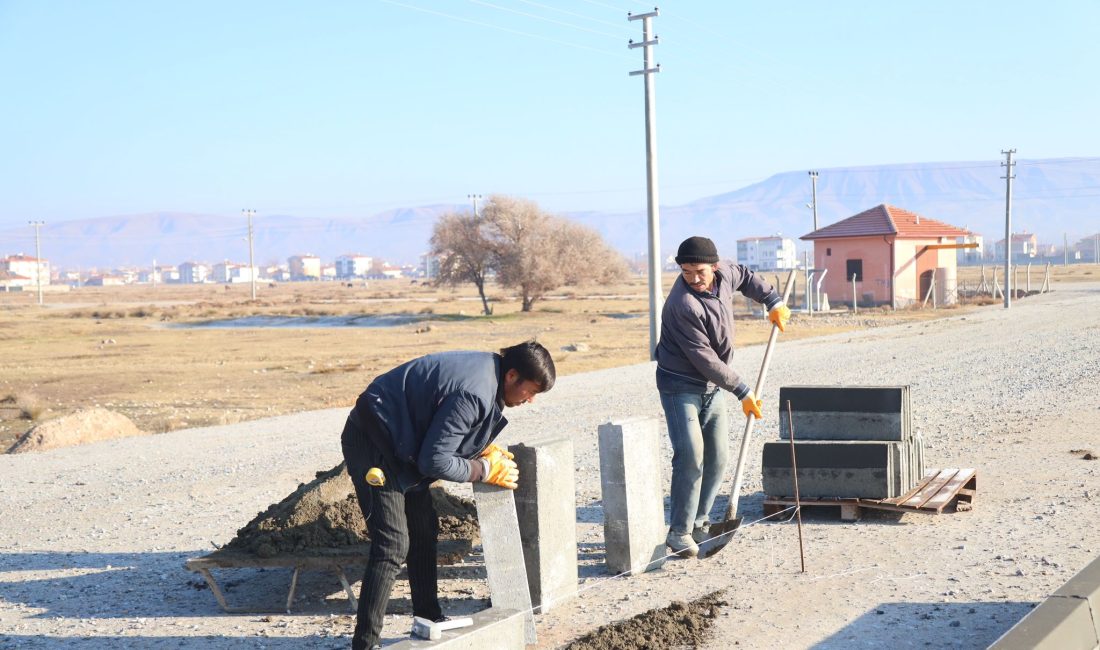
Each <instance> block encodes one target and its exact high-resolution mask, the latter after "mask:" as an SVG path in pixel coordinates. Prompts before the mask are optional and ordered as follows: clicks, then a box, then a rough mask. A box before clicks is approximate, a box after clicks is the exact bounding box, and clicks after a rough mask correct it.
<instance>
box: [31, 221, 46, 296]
mask: <svg viewBox="0 0 1100 650" xmlns="http://www.w3.org/2000/svg"><path fill="white" fill-rule="evenodd" d="M27 223H28V224H29V225H31V226H34V277H35V278H36V279H37V280H38V304H40V305H41V304H42V244H41V241H40V239H39V237H38V229H39V228H41V227H42V226H44V225H46V222H45V221H28V222H27Z"/></svg>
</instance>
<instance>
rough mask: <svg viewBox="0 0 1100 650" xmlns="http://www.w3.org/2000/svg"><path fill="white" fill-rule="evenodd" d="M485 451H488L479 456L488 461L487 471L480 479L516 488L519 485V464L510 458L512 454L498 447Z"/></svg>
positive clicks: (511, 488)
mask: <svg viewBox="0 0 1100 650" xmlns="http://www.w3.org/2000/svg"><path fill="white" fill-rule="evenodd" d="M486 451H488V452H489V453H488V454H485V453H482V455H481V457H482V458H484V459H485V460H487V461H488V462H489V472H488V473H487V474H486V475H485V478H483V479H481V480H482V481H484V482H485V483H492V484H493V485H499V486H500V487H506V488H508V489H509V490H514V489H516V487H517V486H518V485H519V466H517V465H516V461H514V460H512V459H511V458H510V456H511V455H512V454H509V453H508V452H507V451H504V450H503V449H500V448H499V447H498V448H496V449H493V450H491V451H490V450H488V449H487V450H486Z"/></svg>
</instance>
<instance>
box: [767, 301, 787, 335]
mask: <svg viewBox="0 0 1100 650" xmlns="http://www.w3.org/2000/svg"><path fill="white" fill-rule="evenodd" d="M790 319H791V309H790V307H788V306H787V305H785V304H783V303H778V304H776V306H775V307H772V308H771V309H770V310H769V311H768V320H770V321H771V322H772V324H773V325H775V326H776V327H778V328H779V331H780V332H786V331H787V321H789V320H790Z"/></svg>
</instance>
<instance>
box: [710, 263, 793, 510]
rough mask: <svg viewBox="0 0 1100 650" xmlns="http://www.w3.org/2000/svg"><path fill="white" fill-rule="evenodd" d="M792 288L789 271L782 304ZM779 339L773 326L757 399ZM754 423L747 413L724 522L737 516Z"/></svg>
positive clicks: (791, 277)
mask: <svg viewBox="0 0 1100 650" xmlns="http://www.w3.org/2000/svg"><path fill="white" fill-rule="evenodd" d="M793 286H794V270H791V272H790V274H789V275H788V276H787V283H786V285H785V286H784V287H783V302H784V303H785V302H787V298H789V297H790V295H791V287H793ZM777 338H779V326H778V325H775V324H773V325H772V331H771V334H770V335H769V336H768V347H766V348H764V361H762V362H761V363H760V374H759V375H758V376H757V378H756V390H755V391H754V393H755V395H756V396H757V399H759V398H760V395H761V394H762V393H763V392H764V378H765V377H766V376H767V374H768V366H769V365H770V364H771V360H772V348H773V347H775V340H776V339H777ZM755 422H756V416H755V415H753V414H752V413H749V416H748V418H747V420H746V422H745V433H744V434H743V435H742V436H741V451H740V452H738V454H737V470H736V471H735V472H734V474H733V489H732V490H730V500H729V507H728V508H727V509H726V521H729V520H730V519H733V518H734V517H736V516H737V500H738V497H740V495H741V478H742V475H743V474H744V471H745V458H746V457H747V456H748V454H747V453H746V452H747V451H748V449H749V438H750V437H751V436H752V425H753V424H754V423H755Z"/></svg>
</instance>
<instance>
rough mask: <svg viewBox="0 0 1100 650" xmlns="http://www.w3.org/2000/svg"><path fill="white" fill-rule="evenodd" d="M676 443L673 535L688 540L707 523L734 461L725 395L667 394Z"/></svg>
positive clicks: (667, 411)
mask: <svg viewBox="0 0 1100 650" xmlns="http://www.w3.org/2000/svg"><path fill="white" fill-rule="evenodd" d="M660 395H661V406H662V407H663V408H664V410H665V422H667V423H668V437H669V439H670V440H671V441H672V489H671V490H670V492H669V502H670V506H669V532H670V533H672V534H676V535H687V534H690V533H691V531H692V530H693V529H694V528H695V527H696V526H701V525H703V524H704V523H706V522H707V515H709V514H710V509H711V507H713V506H714V499H715V497H717V496H718V488H719V487H721V485H722V478H723V477H724V476H725V473H726V464H727V462H728V459H729V414H728V412H727V411H726V398H725V396H724V395H723V394H722V391H721V390H720V389H714V390H712V391H711V392H709V393H708V392H705V390H704V389H700V390H698V391H696V392H690V393H688V392H676V393H666V392H663V391H662V392H661V393H660Z"/></svg>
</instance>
